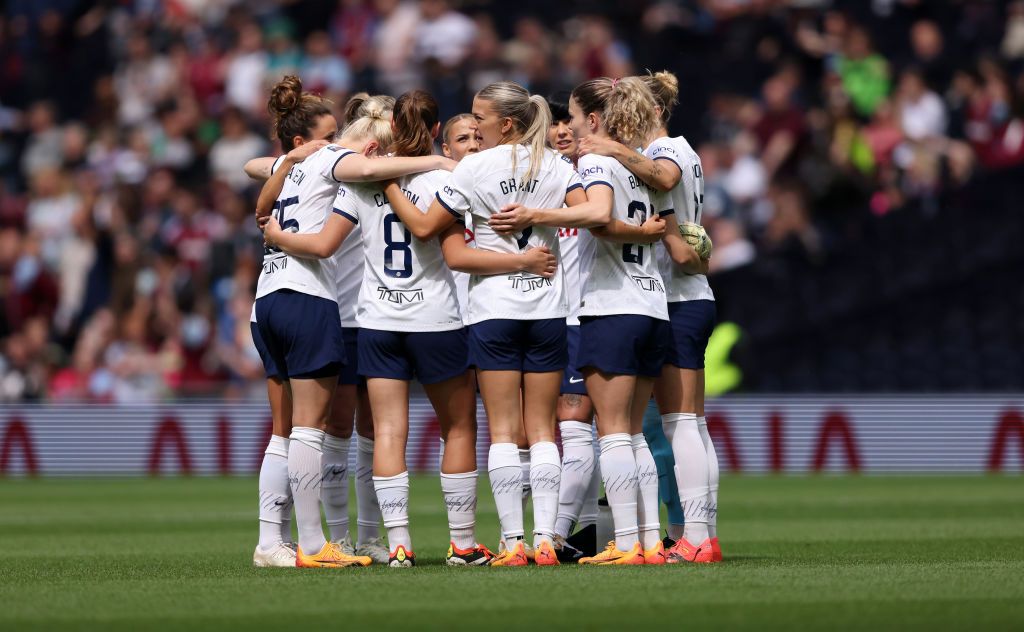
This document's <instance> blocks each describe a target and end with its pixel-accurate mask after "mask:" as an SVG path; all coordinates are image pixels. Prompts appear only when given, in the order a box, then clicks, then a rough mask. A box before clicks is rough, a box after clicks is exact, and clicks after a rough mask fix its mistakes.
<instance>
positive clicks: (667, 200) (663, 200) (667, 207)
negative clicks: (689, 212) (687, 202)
mask: <svg viewBox="0 0 1024 632" xmlns="http://www.w3.org/2000/svg"><path fill="white" fill-rule="evenodd" d="M651 209H652V210H653V211H654V212H655V213H657V214H658V216H659V217H665V216H666V215H672V214H674V213H675V212H676V210H675V209H674V208H672V197H671V196H670V195H669V194H668V193H665V192H662V191H656V190H654V189H651Z"/></svg>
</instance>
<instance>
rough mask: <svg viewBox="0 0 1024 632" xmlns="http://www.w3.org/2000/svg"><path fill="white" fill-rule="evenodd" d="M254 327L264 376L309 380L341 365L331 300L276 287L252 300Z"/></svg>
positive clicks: (342, 350)
mask: <svg viewBox="0 0 1024 632" xmlns="http://www.w3.org/2000/svg"><path fill="white" fill-rule="evenodd" d="M256 326H257V328H258V329H259V334H260V338H261V339H262V342H263V349H262V350H260V349H259V346H257V347H256V348H257V350H260V357H261V358H262V359H263V368H264V370H265V371H266V372H267V375H268V376H270V375H271V374H273V375H276V376H277V377H279V378H281V379H283V380H287V379H290V378H298V379H313V378H321V377H328V376H331V375H337V374H338V372H339V371H340V370H341V366H342V365H343V364H345V345H344V342H343V341H342V335H341V319H340V318H339V317H338V304H337V303H335V302H334V301H332V300H329V299H326V298H321V297H319V296H311V295H309V294H302V293H301V292H295V291H293V290H278V291H276V292H272V293H270V294H268V295H266V296H263V297H260V298H258V299H256Z"/></svg>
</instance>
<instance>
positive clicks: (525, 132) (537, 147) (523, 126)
mask: <svg viewBox="0 0 1024 632" xmlns="http://www.w3.org/2000/svg"><path fill="white" fill-rule="evenodd" d="M476 97H477V98H478V99H482V100H484V101H490V103H491V106H492V107H493V108H494V110H495V112H497V113H498V116H499V117H501V118H510V119H512V125H513V130H514V132H515V134H516V135H515V136H513V137H512V138H511V139H510V141H511V142H513V143H517V144H520V145H525V146H526V147H527V148H528V149H529V151H530V165H529V167H528V168H527V169H526V175H525V176H524V179H526V180H532V179H533V178H534V177H535V176H536V175H537V171H539V170H540V165H541V161H542V160H543V159H544V152H545V151H546V150H547V145H546V142H547V137H548V127H550V126H551V109H550V108H549V107H548V102H547V101H546V100H545V99H544V97H542V96H540V95H537V94H535V95H532V96H531V95H530V93H529V92H527V91H526V88H524V87H522V86H521V85H519V84H517V83H513V82H511V81H498V82H496V83H492V84H490V85H488V86H487V87H485V88H484V89H483V90H481V91H480V92H477V94H476ZM516 161H517V156H516V154H515V153H513V154H512V171H513V172H514V171H515V169H516Z"/></svg>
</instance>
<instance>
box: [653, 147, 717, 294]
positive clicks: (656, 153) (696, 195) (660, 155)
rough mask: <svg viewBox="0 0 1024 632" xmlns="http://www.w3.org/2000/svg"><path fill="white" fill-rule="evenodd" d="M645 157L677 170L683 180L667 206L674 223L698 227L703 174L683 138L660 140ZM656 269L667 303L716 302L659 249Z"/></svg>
mask: <svg viewBox="0 0 1024 632" xmlns="http://www.w3.org/2000/svg"><path fill="white" fill-rule="evenodd" d="M644 155H645V156H647V157H648V158H650V159H652V160H671V161H672V162H674V163H675V164H676V166H677V167H679V171H680V172H682V177H681V178H680V179H679V184H677V185H676V186H675V188H674V189H672V190H671V191H669V192H668V193H666V194H665V195H666V196H667V197H668V204H669V206H670V207H672V208H673V209H674V210H675V213H676V220H677V221H678V222H679V223H680V224H682V223H683V222H693V223H695V224H699V223H700V220H701V210H702V207H703V206H704V172H703V171H702V170H701V165H700V156H698V155H697V152H695V151H693V148H692V147H690V143H688V142H686V139H685V138H683V137H682V136H676V137H675V138H669V137H668V136H662V137H661V138H659V139H657V140H655V141H654V142H653V143H651V144H650V145H648V146H647V149H646V150H644ZM658 251H659V252H658V269H659V270H660V271H661V276H662V279H664V281H665V292H666V294H667V295H668V302H669V303H675V302H678V301H695V300H700V299H706V300H709V301H713V300H715V295H714V294H713V293H712V292H711V286H710V285H708V278H707V277H706V276H704V275H703V274H687V273H685V272H683V271H682V269H680V267H679V266H678V265H676V263H675V262H674V261H672V257H671V256H669V254H668V251H667V250H666V249H665V248H659V249H658Z"/></svg>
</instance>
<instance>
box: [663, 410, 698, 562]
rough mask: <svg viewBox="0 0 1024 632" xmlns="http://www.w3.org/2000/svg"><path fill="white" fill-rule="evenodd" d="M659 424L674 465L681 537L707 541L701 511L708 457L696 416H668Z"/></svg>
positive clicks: (693, 542)
mask: <svg viewBox="0 0 1024 632" xmlns="http://www.w3.org/2000/svg"><path fill="white" fill-rule="evenodd" d="M661 424H662V427H663V428H664V430H665V437H666V438H668V441H669V443H670V444H671V445H672V456H673V458H674V459H675V463H676V465H675V476H676V487H677V488H678V489H679V502H680V504H681V505H682V509H683V517H684V518H685V519H686V524H685V526H684V527H683V533H682V536H683V537H684V538H686V539H687V541H689V542H690V543H692V544H700V543H701V542H703V541H704V540H705V539H706V538H707V537H708V517H707V514H706V513H705V512H704V511H703V507H704V504H705V503H706V502H707V496H708V493H709V491H710V490H709V487H708V454H707V450H706V449H705V448H704V441H703V440H702V439H701V436H700V431H699V430H698V429H697V415H695V414H694V413H669V414H667V415H662V416H661ZM669 536H670V537H671V536H672V534H671V533H670V534H669ZM673 539H678V537H674V538H673Z"/></svg>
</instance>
